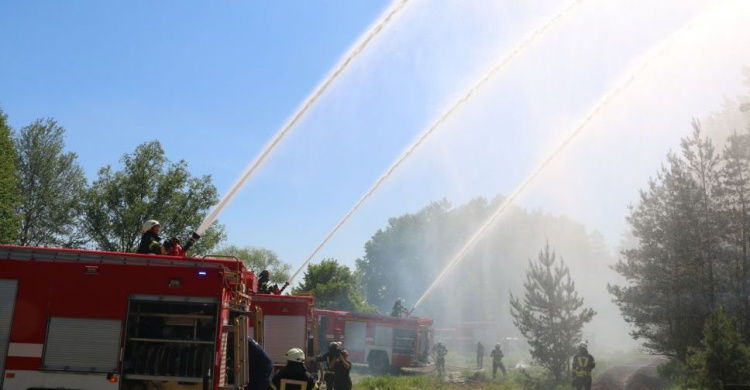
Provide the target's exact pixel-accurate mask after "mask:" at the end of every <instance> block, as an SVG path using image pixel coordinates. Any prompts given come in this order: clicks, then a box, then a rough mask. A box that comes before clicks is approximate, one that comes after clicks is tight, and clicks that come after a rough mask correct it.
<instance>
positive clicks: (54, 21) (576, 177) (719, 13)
mask: <svg viewBox="0 0 750 390" xmlns="http://www.w3.org/2000/svg"><path fill="white" fill-rule="evenodd" d="M567 4H569V2H568V1H557V0H538V1H534V2H529V1H525V0H508V1H484V0H474V1H471V0H467V1H459V0H453V1H450V0H445V1H426V0H422V1H418V0H412V1H410V3H409V4H408V5H407V7H406V8H405V9H404V10H403V11H402V12H401V13H400V14H399V15H398V17H396V18H395V19H394V20H393V21H392V22H391V23H390V24H389V25H388V26H387V28H386V29H385V30H383V32H382V33H381V34H380V35H379V36H378V37H377V38H376V39H375V40H374V41H373V42H372V43H371V45H370V46H369V47H368V48H367V49H366V50H365V51H364V52H363V53H362V54H361V55H360V57H359V58H357V60H356V61H354V62H353V63H352V65H351V67H350V68H349V69H347V71H346V72H345V73H344V74H342V76H341V77H340V78H339V79H338V80H337V81H336V82H335V83H334V84H333V85H332V87H331V89H330V90H329V91H328V92H327V93H326V94H325V95H324V96H323V97H322V98H321V99H320V101H319V102H318V104H316V105H315V106H314V107H313V108H312V109H311V111H310V112H309V113H308V114H307V115H306V116H305V117H304V118H303V119H302V121H301V122H300V123H299V124H298V126H296V127H295V128H294V129H293V130H292V132H291V133H290V134H289V136H288V137H287V138H286V139H285V141H284V142H283V143H282V144H281V145H280V146H279V147H278V148H277V150H275V151H274V153H273V154H272V155H271V156H270V157H269V158H268V160H267V161H266V163H265V164H264V165H263V166H262V167H261V169H260V170H259V171H258V172H257V174H256V175H254V176H253V177H252V178H251V179H250V180H249V181H248V183H247V184H246V185H245V187H244V188H243V189H242V191H241V192H240V194H238V196H236V197H235V198H234V199H233V201H232V202H231V203H230V204H229V205H228V206H227V207H226V208H225V209H224V210H223V211H222V213H221V214H220V215H219V218H218V219H219V221H220V222H221V223H223V224H225V225H226V228H227V233H228V235H229V242H230V243H233V244H237V245H249V246H257V247H264V248H268V249H271V250H274V251H276V252H277V253H278V254H279V255H280V257H281V258H282V260H284V261H286V262H289V263H291V264H292V265H293V266H294V267H296V266H298V265H299V264H301V263H302V261H304V259H305V258H306V257H307V255H308V254H309V253H310V252H311V251H312V250H313V249H314V248H315V247H316V246H317V244H318V243H319V242H320V241H321V240H322V239H323V238H324V237H325V235H326V234H327V233H328V232H329V231H330V229H331V228H333V227H334V225H335V224H336V223H337V222H338V221H339V219H340V218H341V217H342V216H343V215H344V214H345V213H346V212H347V211H348V210H349V209H350V208H351V206H352V205H353V204H354V203H355V202H356V201H357V200H358V199H359V198H360V196H361V195H362V194H363V193H364V192H365V191H366V190H367V189H368V188H369V187H370V186H371V185H372V183H373V182H374V181H375V180H376V179H377V178H378V177H379V176H380V175H381V174H382V173H383V171H384V170H385V169H386V168H388V166H389V165H390V164H391V163H392V162H393V161H394V160H395V159H396V158H397V157H398V156H399V155H400V154H401V153H402V152H403V151H404V150H405V149H406V148H407V147H408V145H409V144H410V143H411V142H412V141H413V140H414V139H415V138H416V137H417V136H418V135H419V134H420V133H421V132H422V131H423V130H424V129H425V128H426V127H427V126H429V125H430V124H432V123H433V122H434V121H435V119H436V118H438V117H439V116H440V115H441V114H442V113H443V112H444V111H445V110H446V109H447V108H448V107H449V106H450V105H451V104H452V103H453V102H454V101H455V100H456V99H457V98H458V97H459V96H461V95H462V92H463V91H464V90H465V89H466V88H468V87H469V86H470V85H471V84H472V83H473V82H474V81H475V80H476V79H477V78H478V77H480V76H481V75H482V74H484V73H485V72H486V71H487V70H488V69H490V68H491V67H492V66H493V65H494V64H495V63H496V62H497V61H498V59H500V58H503V56H504V55H507V53H509V52H510V51H511V50H512V49H513V48H514V47H515V46H516V45H518V43H519V42H520V41H521V40H522V39H523V37H524V36H526V34H528V33H529V32H530V31H532V30H533V29H534V28H536V27H537V26H539V25H540V24H542V23H544V21H546V20H548V19H549V18H550V17H552V16H553V15H555V14H556V13H558V12H559V11H560V10H562V9H563V8H565V7H566V5H567ZM389 6H391V3H390V2H388V1H375V0H368V1H342V0H327V1H274V2H223V3H222V2H219V3H217V2H204V1H160V2H146V1H131V2H125V3H116V2H94V1H65V2H53V1H4V2H2V3H0V37H3V38H0V39H2V41H1V42H2V45H0V52H1V53H2V60H0V106H2V107H3V109H4V110H5V112H6V114H8V115H9V119H10V123H11V125H12V126H13V127H14V128H20V127H22V126H24V125H26V124H28V123H30V122H31V121H33V120H34V119H36V118H40V117H52V118H55V119H56V120H57V121H58V122H59V123H60V124H61V125H62V126H64V127H65V129H66V145H67V148H68V150H70V151H73V152H76V153H77V154H78V157H79V162H80V164H81V165H82V166H83V167H84V169H85V171H86V174H87V175H88V177H89V179H90V180H93V179H94V178H95V177H96V172H97V170H98V169H99V168H100V167H102V166H104V165H107V164H111V165H114V166H118V161H119V159H120V157H121V156H122V155H123V154H126V153H131V152H132V151H133V150H134V149H135V147H136V146H137V145H139V144H141V143H144V142H147V141H150V140H154V139H158V140H160V141H161V142H162V144H163V146H164V148H165V150H166V152H167V156H168V157H169V158H170V159H171V160H174V161H177V160H180V159H184V160H186V161H187V163H188V166H189V169H190V170H191V172H192V173H193V174H195V175H206V174H208V175H211V176H212V178H213V180H214V184H215V185H216V186H217V188H218V190H219V193H220V195H224V194H225V193H226V192H227V191H228V190H229V188H230V187H231V186H232V184H233V183H234V182H235V180H236V179H237V177H238V176H239V175H240V174H241V173H242V172H243V171H244V169H245V167H246V166H247V164H249V163H250V162H251V161H252V160H253V159H254V158H255V156H256V155H257V154H258V153H259V152H260V151H261V150H262V149H263V147H264V146H265V145H266V143H267V142H268V141H269V140H270V139H271V138H272V137H273V135H274V134H275V133H276V132H277V131H278V130H279V129H280V127H281V126H283V125H284V123H286V121H287V120H288V118H289V117H290V116H291V115H292V114H293V113H294V112H295V110H296V109H297V108H298V107H299V106H300V105H301V104H302V103H303V101H304V99H305V98H306V97H307V96H308V95H309V94H310V93H311V92H312V91H313V89H314V88H315V87H316V86H317V85H318V84H319V83H320V82H321V81H322V80H323V78H325V77H326V75H328V74H329V72H330V71H331V69H332V68H333V67H334V66H335V65H336V64H337V63H338V62H339V60H340V59H341V57H342V56H343V55H344V54H345V53H346V52H347V50H348V49H349V48H350V47H351V45H353V44H354V43H355V42H356V41H357V40H358V39H359V37H360V36H361V35H362V34H363V33H365V32H366V31H367V30H368V28H369V27H370V26H371V25H372V24H373V23H374V22H375V21H376V20H377V19H378V18H379V17H380V15H381V13H382V12H383V11H385V10H386V9H387V8H388V7H389ZM712 7H715V8H712ZM706 9H708V10H709V15H711V16H710V17H705V18H703V19H699V20H697V21H696V22H694V23H695V25H694V26H693V28H691V29H690V30H688V31H683V32H682V33H680V34H679V35H677V36H676V37H675V41H674V43H673V45H672V46H671V47H670V49H669V51H668V52H666V53H665V54H664V55H662V56H660V57H659V58H658V59H656V60H654V61H653V63H652V64H650V66H649V67H648V68H647V70H646V71H644V72H643V73H642V74H640V75H639V77H638V79H637V80H635V81H634V82H633V84H632V85H631V86H630V87H629V88H628V90H627V91H624V92H623V93H622V94H621V95H620V96H618V98H617V99H616V100H615V101H614V102H613V103H612V104H610V105H609V106H607V107H606V109H604V110H602V112H601V114H600V115H598V116H597V117H596V118H595V119H594V120H593V121H592V122H591V123H590V126H589V127H590V129H587V130H586V132H585V133H583V134H582V135H581V137H580V138H579V139H578V140H577V141H576V142H574V143H573V144H571V146H570V148H569V150H568V151H567V152H566V153H565V154H564V155H563V156H561V158H560V159H559V161H557V162H556V164H555V165H554V166H553V167H551V168H550V169H549V171H548V172H547V173H546V174H543V175H542V176H541V177H540V178H539V180H538V181H537V182H536V183H535V184H534V185H532V186H531V187H530V188H529V190H528V191H527V192H526V193H525V194H524V195H523V196H521V197H520V198H519V200H518V203H519V204H520V205H521V206H523V207H527V208H536V207H539V208H543V209H545V210H547V211H549V212H551V213H554V214H566V215H569V216H570V217H571V218H573V219H576V220H579V221H581V222H583V223H585V224H586V226H587V227H588V228H589V229H591V230H598V231H600V232H602V233H603V234H604V236H605V238H606V239H607V240H608V242H609V243H610V244H611V245H616V244H617V241H618V239H619V236H620V233H621V231H622V229H623V228H624V227H625V223H624V216H625V215H626V210H627V205H628V204H629V203H630V202H633V201H634V200H635V199H637V194H638V189H640V188H643V187H644V186H645V185H646V183H647V180H648V177H649V176H652V175H653V174H654V173H655V172H656V170H657V169H658V167H659V164H660V163H661V162H662V161H663V160H664V156H665V154H666V153H667V151H668V150H669V149H670V148H673V149H674V148H676V146H677V143H678V140H679V138H680V137H682V136H684V135H685V134H687V132H688V131H689V124H690V120H691V119H692V118H693V117H697V118H703V117H706V116H708V115H710V113H711V112H714V111H717V110H719V109H720V108H721V107H722V105H723V104H724V102H725V98H730V99H731V98H735V97H736V96H737V95H739V94H742V93H745V94H746V93H748V90H747V88H745V87H743V85H742V74H741V68H742V66H749V65H750V45H749V44H748V42H747V38H746V37H748V36H750V34H749V33H750V31H748V30H750V27H748V26H745V24H746V23H742V21H743V20H745V21H746V20H747V19H748V16H750V9H749V8H748V3H747V2H743V1H736V0H735V1H731V0H728V1H724V2H714V1H698V0H674V1H671V0H669V1H668V0H664V1H656V2H654V1H636V0H612V1H596V0H587V1H582V2H580V4H579V5H577V6H576V7H575V9H573V10H571V12H570V13H569V14H567V15H565V17H563V18H561V19H560V21H559V23H558V24H556V25H555V26H554V27H553V28H552V29H551V30H550V31H548V32H547V33H545V34H544V35H543V36H540V37H539V39H538V40H536V41H535V42H533V43H532V44H531V45H529V47H527V48H526V49H525V50H524V51H523V52H521V53H520V54H519V55H518V57H517V58H516V59H515V60H514V61H513V62H512V63H510V64H509V66H508V67H507V69H504V70H503V71H502V72H500V73H499V74H497V75H496V76H495V77H493V78H492V79H491V80H490V82H489V83H488V84H487V86H486V87H485V88H483V89H482V90H480V91H479V92H478V93H476V94H475V95H474V96H473V98H472V99H471V100H470V101H469V102H468V103H467V104H466V105H465V106H464V107H463V109H462V110H460V111H458V112H457V113H456V115H454V116H452V117H451V118H450V119H449V120H448V121H447V122H446V123H445V126H442V127H441V129H440V130H439V132H437V133H436V134H435V136H433V137H432V138H431V139H430V140H429V142H427V143H426V144H425V145H424V146H423V147H422V148H420V149H419V150H418V151H417V152H416V153H415V154H414V155H413V156H412V157H411V158H410V159H409V160H408V163H407V164H405V165H404V166H403V167H402V168H401V169H400V170H399V171H398V172H397V173H396V174H395V175H394V176H393V177H392V178H391V179H390V180H389V181H388V182H386V183H385V185H383V186H382V187H381V188H380V189H379V191H378V192H376V193H375V195H374V196H373V197H372V199H371V200H370V201H368V203H367V204H365V206H364V207H363V208H362V209H361V210H360V212H359V213H357V214H356V215H355V216H354V217H353V218H352V219H351V220H350V222H349V223H348V224H347V225H346V226H344V228H343V229H342V230H341V232H340V233H339V234H338V235H336V236H335V237H334V239H333V240H332V241H331V242H330V243H329V245H327V246H326V247H325V248H323V250H322V251H321V252H320V254H319V255H318V256H317V258H316V259H314V261H318V260H319V259H320V258H324V257H334V258H337V259H339V260H340V261H342V262H343V263H345V264H348V265H353V263H354V259H356V258H357V257H360V256H362V255H363V246H364V243H365V242H366V241H367V239H369V237H370V236H371V235H372V234H374V233H375V231H376V230H377V229H380V228H384V227H385V226H386V224H387V220H388V218H389V217H393V216H397V215H400V214H403V213H406V212H415V211H417V210H418V209H419V208H421V207H423V206H425V205H426V204H427V203H429V202H430V201H433V200H439V199H441V198H447V199H449V200H451V201H452V202H453V203H454V204H456V205H458V204H460V203H463V202H466V201H467V200H469V199H471V198H474V197H476V196H485V197H492V196H494V195H495V194H498V193H502V194H508V193H510V192H512V191H513V190H514V189H515V187H516V186H517V185H519V184H520V183H521V182H522V180H523V179H524V177H525V176H526V175H528V174H529V173H530V172H531V171H532V170H533V168H534V166H535V165H536V164H537V163H538V161H540V160H541V159H542V158H544V157H545V156H546V155H547V154H548V153H549V151H550V150H552V148H554V146H555V144H556V143H557V142H558V140H560V139H561V138H562V137H564V135H565V134H566V132H568V131H569V130H570V129H571V128H572V127H574V126H575V124H576V123H577V122H578V121H579V120H580V119H581V118H582V117H583V116H585V115H586V113H587V111H588V110H589V109H590V108H591V107H592V106H595V105H596V104H597V101H598V100H599V99H601V97H602V96H603V95H605V94H606V93H607V92H608V91H610V90H611V89H612V88H614V87H615V86H616V85H618V82H619V80H620V79H622V78H623V77H627V76H628V75H629V74H630V73H631V72H632V70H633V69H635V68H637V67H638V65H639V64H640V62H641V61H643V60H644V59H645V58H648V55H647V53H648V52H649V50H652V49H653V48H654V47H655V46H657V45H658V43H659V42H661V41H663V40H664V39H666V38H667V37H669V36H670V35H671V34H672V33H674V32H675V31H678V30H679V29H680V28H681V27H682V26H684V25H685V24H687V23H688V22H689V21H691V20H693V19H694V18H696V17H697V16H698V15H701V14H702V12H703V11H704V10H706ZM154 217H155V218H157V219H158V216H154ZM499 223H502V222H499Z"/></svg>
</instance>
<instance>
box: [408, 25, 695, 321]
mask: <svg viewBox="0 0 750 390" xmlns="http://www.w3.org/2000/svg"><path fill="white" fill-rule="evenodd" d="M704 14H705V13H704ZM696 22H697V18H696V19H693V20H692V21H691V22H689V23H688V24H686V25H685V26H683V27H682V28H680V29H678V30H677V31H676V32H675V33H673V34H672V35H670V36H669V37H668V38H667V39H665V40H664V41H662V42H661V43H660V44H657V45H656V46H655V48H654V49H653V50H652V51H651V54H650V55H648V56H646V59H645V60H644V61H643V62H642V63H641V65H640V66H639V67H637V68H635V70H634V71H632V72H631V73H630V74H629V75H628V76H627V77H626V78H624V79H623V81H621V82H619V83H618V84H617V85H616V86H615V88H613V89H611V90H610V91H609V92H607V94H605V95H604V97H602V98H601V99H600V100H599V101H598V102H596V103H595V104H594V106H593V107H592V108H591V109H590V110H589V111H588V112H587V113H586V114H585V115H584V116H583V117H582V118H583V119H582V120H581V121H580V122H579V123H578V125H576V126H575V127H574V128H573V130H572V131H571V132H570V133H569V134H568V136H567V137H565V138H564V139H563V141H562V142H561V143H560V144H559V145H557V147H556V148H555V149H554V150H553V151H552V153H550V155H549V156H547V158H545V159H544V160H543V161H542V162H541V164H539V165H538V166H537V167H536V169H534V170H533V171H532V173H531V174H530V175H529V176H528V177H526V179H524V181H523V182H522V183H521V185H520V186H518V188H516V190H515V191H513V193H511V194H510V196H508V197H507V198H506V199H505V200H504V201H503V202H502V203H501V204H500V205H499V206H498V207H497V209H496V210H495V211H494V212H493V213H492V215H490V217H489V218H488V219H487V220H486V221H485V222H484V223H483V224H482V225H481V226H480V227H479V229H478V230H477V231H476V232H475V233H474V235H472V236H471V238H470V239H469V241H468V242H467V243H466V244H465V245H464V246H463V247H462V248H461V250H460V251H459V252H458V254H456V255H455V256H454V257H453V258H452V259H451V260H450V261H449V262H448V264H447V265H446V266H445V268H443V270H442V271H441V272H440V274H439V275H438V277H437V278H436V279H435V281H433V282H432V284H431V285H430V286H429V287H428V288H427V290H426V291H425V292H424V294H422V296H421V297H420V298H419V299H418V300H417V302H416V303H415V304H414V307H413V308H412V310H414V309H415V308H416V307H417V306H419V304H420V303H422V301H424V300H425V299H426V298H427V297H428V296H429V295H430V294H431V293H432V292H433V291H434V290H435V288H436V287H437V286H438V285H439V284H440V282H441V281H442V280H443V279H445V277H446V275H448V273H449V272H450V271H451V270H453V268H454V267H455V266H456V265H458V263H460V262H461V260H463V259H464V258H465V256H466V253H467V252H468V251H469V249H471V248H472V247H473V246H474V244H475V243H476V242H477V241H478V240H479V238H481V237H482V236H483V235H484V233H485V232H486V231H487V229H488V228H489V227H490V226H492V224H493V223H494V222H495V220H497V218H498V217H499V216H500V215H502V214H503V212H504V211H505V210H506V209H507V208H508V206H509V205H510V204H511V203H513V201H514V200H515V199H516V198H517V197H518V196H519V195H520V194H521V193H522V192H523V191H524V190H525V189H526V187H527V186H528V185H529V184H530V183H531V182H532V181H534V179H536V177H537V176H539V174H540V173H541V172H542V171H543V170H544V169H545V168H546V167H547V166H548V165H549V164H550V163H551V162H552V161H553V160H554V159H555V158H556V157H557V156H558V155H559V154H560V153H562V151H563V150H564V149H565V148H566V147H567V146H568V145H569V144H570V143H571V141H573V139H575V138H576V136H578V134H580V133H581V131H582V130H583V129H584V128H586V126H587V125H588V124H589V122H591V120H592V119H593V118H594V117H595V116H596V115H597V114H599V113H600V112H601V111H602V110H603V109H604V108H605V107H607V106H608V105H609V104H610V103H611V102H612V100H614V99H615V98H616V97H617V96H618V95H620V94H621V93H622V92H623V91H624V90H625V89H627V88H628V87H629V86H630V85H631V84H632V83H633V81H634V80H635V79H636V78H637V77H638V76H639V75H640V74H641V73H643V71H644V70H645V69H646V68H647V67H648V66H649V65H650V64H651V63H652V62H653V61H655V60H656V59H658V58H659V57H661V56H662V55H663V54H664V52H665V51H666V50H667V49H668V48H669V47H670V46H671V45H672V43H673V42H674V41H675V39H676V38H677V37H678V36H680V35H682V34H683V33H684V32H685V31H687V30H689V29H691V28H692V27H693V25H694V24H695V23H696Z"/></svg>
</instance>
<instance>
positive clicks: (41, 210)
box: [16, 119, 86, 247]
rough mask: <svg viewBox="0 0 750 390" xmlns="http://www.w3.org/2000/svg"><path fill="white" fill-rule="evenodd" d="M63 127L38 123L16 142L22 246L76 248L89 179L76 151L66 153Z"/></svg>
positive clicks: (48, 121)
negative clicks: (82, 206)
mask: <svg viewBox="0 0 750 390" xmlns="http://www.w3.org/2000/svg"><path fill="white" fill-rule="evenodd" d="M64 134H65V129H64V128H63V127H62V126H60V125H58V124H57V122H56V121H55V120H53V119H45V120H42V119H39V120H36V121H34V122H33V123H32V124H30V125H28V126H26V127H24V128H22V129H21V131H20V134H19V135H18V137H17V138H16V150H17V152H18V156H17V162H16V166H17V168H18V170H19V172H20V191H19V192H20V195H21V206H20V208H19V214H20V215H21V216H22V218H21V230H20V232H19V235H18V243H19V244H20V245H48V246H63V247H78V246H81V245H82V244H83V242H84V235H83V233H82V231H81V229H80V225H81V218H80V216H81V205H82V202H81V200H82V198H83V196H84V193H85V191H86V177H85V176H84V173H83V169H82V168H81V167H80V165H78V162H77V161H76V159H77V156H76V154H75V153H72V152H67V153H66V152H64V151H63V149H64V147H65V145H64V140H63V136H64Z"/></svg>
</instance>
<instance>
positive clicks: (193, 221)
mask: <svg viewBox="0 0 750 390" xmlns="http://www.w3.org/2000/svg"><path fill="white" fill-rule="evenodd" d="M121 163H122V169H121V170H119V171H115V170H114V169H113V168H112V167H111V166H109V165H108V166H106V167H104V168H102V169H100V170H99V174H98V177H97V179H96V180H95V181H94V182H93V184H92V185H91V188H90V189H89V190H88V192H87V194H86V202H85V210H84V215H85V224H84V228H85V231H86V233H87V234H88V235H89V237H91V239H92V240H93V242H94V243H95V244H96V246H97V247H98V249H102V250H107V251H122V252H129V251H133V250H134V248H135V247H136V246H137V244H138V240H139V239H140V237H141V232H140V227H141V224H142V223H143V222H144V221H146V220H149V219H156V220H158V221H159V222H160V224H161V225H162V234H163V236H164V237H172V236H174V237H178V238H180V237H181V238H183V239H186V238H187V237H188V235H189V234H190V232H193V231H195V229H197V228H198V226H199V225H200V223H201V222H202V221H203V218H205V216H206V215H207V214H208V211H209V209H210V208H211V207H212V206H213V205H215V204H216V203H217V202H218V192H217V190H216V188H215V187H214V186H213V184H211V178H210V176H203V177H193V176H192V175H191V174H190V173H189V172H188V170H187V163H186V162H185V161H179V162H177V163H173V162H171V161H169V160H168V159H167V158H166V157H165V155H164V150H163V149H162V147H161V144H160V143H159V142H158V141H151V142H147V143H144V144H142V145H139V146H138V147H137V148H136V150H135V151H134V152H133V153H132V154H126V155H125V156H123V157H122V159H121ZM223 237H224V230H223V227H222V226H221V225H219V224H218V223H214V224H213V225H212V226H211V227H210V228H209V229H208V230H207V231H206V232H205V233H204V234H203V237H202V238H201V239H200V240H199V241H198V243H197V244H195V245H194V246H193V248H192V249H191V252H192V253H193V254H206V253H209V252H210V251H211V249H212V248H214V247H215V246H216V245H217V243H218V242H219V241H220V240H221V239H223Z"/></svg>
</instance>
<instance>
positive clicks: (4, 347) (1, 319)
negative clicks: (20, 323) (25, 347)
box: [0, 279, 18, 389]
mask: <svg viewBox="0 0 750 390" xmlns="http://www.w3.org/2000/svg"><path fill="white" fill-rule="evenodd" d="M17 289H18V281H17V280H7V279H0V389H1V388H2V387H3V379H4V378H5V358H6V356H5V354H6V353H7V352H8V345H9V343H10V342H9V340H10V325H11V323H12V322H13V311H14V308H15V306H16V290H17Z"/></svg>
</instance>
